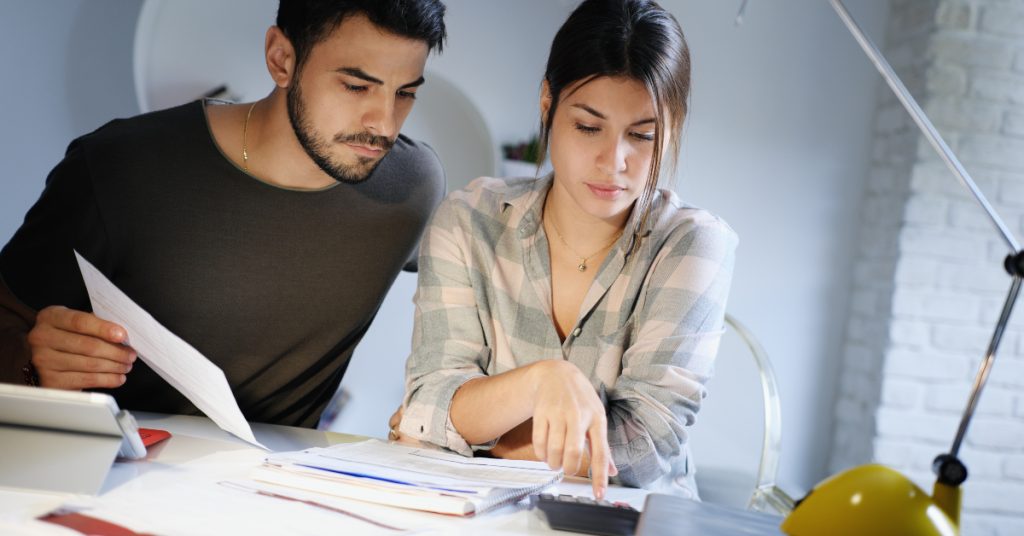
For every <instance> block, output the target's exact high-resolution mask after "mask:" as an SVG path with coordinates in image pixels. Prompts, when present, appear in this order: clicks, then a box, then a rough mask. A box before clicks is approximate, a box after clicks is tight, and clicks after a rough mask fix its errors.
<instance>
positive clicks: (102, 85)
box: [0, 0, 140, 244]
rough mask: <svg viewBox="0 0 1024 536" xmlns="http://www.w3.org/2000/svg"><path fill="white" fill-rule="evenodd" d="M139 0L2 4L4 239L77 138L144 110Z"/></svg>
mask: <svg viewBox="0 0 1024 536" xmlns="http://www.w3.org/2000/svg"><path fill="white" fill-rule="evenodd" d="M139 6H140V2H139V1H137V0H90V1H88V2H86V1H84V0H60V1H48V2H37V1H33V0H8V1H6V2H4V3H3V6H2V7H0V49H2V50H5V51H6V53H5V54H4V59H3V60H2V63H0V65H2V67H3V72H4V76H3V83H2V84H0V118H3V121H2V122H0V162H3V171H2V172H0V243H4V244H6V243H7V240H8V239H9V238H10V237H11V235H13V234H14V231H16V230H17V228H18V226H19V225H20V224H21V221H22V218H23V217H24V215H25V212H26V211H27V210H28V208H29V207H30V206H31V205H32V203H34V202H35V200H36V199H37V198H38V197H39V194H40V192H42V190H43V182H44V180H45V179H46V175H47V173H49V171H50V169H51V168H52V167H53V166H54V165H56V164H57V162H59V161H60V159H61V157H62V156H63V155H64V149H65V148H66V147H67V144H68V142H70V141H71V140H72V139H73V138H74V137H76V136H79V135H81V134H84V133H86V132H89V131H91V130H93V129H95V128H96V127H98V126H100V125H102V124H103V123H105V122H107V121H109V120H110V119H112V118H114V117H125V116H129V115H133V114H135V113H137V112H138V107H137V106H136V104H135V90H134V87H133V85H132V73H131V50H132V38H133V34H134V31H135V20H136V18H137V17H138V14H139Z"/></svg>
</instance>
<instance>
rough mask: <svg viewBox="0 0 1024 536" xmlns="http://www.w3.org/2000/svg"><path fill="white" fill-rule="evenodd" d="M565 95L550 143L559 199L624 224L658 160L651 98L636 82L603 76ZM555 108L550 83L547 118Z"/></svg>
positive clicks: (545, 98)
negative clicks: (655, 161) (654, 160)
mask: <svg viewBox="0 0 1024 536" xmlns="http://www.w3.org/2000/svg"><path fill="white" fill-rule="evenodd" d="M574 89H575V91H573V90H574ZM562 95H563V98H562V101H561V102H560V103H559V104H558V109H557V110H556V111H555V117H554V118H553V120H552V124H551V134H550V138H549V139H550V140H551V141H550V149H551V164H552V166H553V167H554V170H555V183H554V186H553V187H552V188H554V189H557V190H558V193H557V194H556V197H557V198H560V202H563V203H564V202H571V203H575V204H576V205H577V206H578V208H579V209H581V210H582V211H583V212H584V213H586V214H588V215H591V216H593V217H595V218H600V219H603V220H620V221H616V223H618V224H621V223H622V222H623V221H625V218H626V216H628V214H629V210H630V208H632V206H633V203H634V202H635V201H636V199H637V198H638V197H639V196H640V194H641V192H642V191H643V189H644V184H645V182H646V181H647V177H648V174H649V172H650V167H651V159H652V158H653V155H654V130H655V118H654V106H653V104H652V102H651V97H650V94H649V93H648V92H647V89H646V88H645V87H644V86H643V84H641V83H640V82H637V81H636V80H633V79H629V78H610V77H601V78H595V79H593V80H591V81H590V82H588V83H586V84H584V85H583V86H580V87H579V88H578V89H576V86H569V87H567V88H565V89H564V90H563V92H562ZM550 104H551V98H550V93H549V92H548V88H547V84H546V83H545V86H544V92H543V95H542V97H541V113H542V114H543V116H545V117H546V116H547V110H548V108H549V107H550Z"/></svg>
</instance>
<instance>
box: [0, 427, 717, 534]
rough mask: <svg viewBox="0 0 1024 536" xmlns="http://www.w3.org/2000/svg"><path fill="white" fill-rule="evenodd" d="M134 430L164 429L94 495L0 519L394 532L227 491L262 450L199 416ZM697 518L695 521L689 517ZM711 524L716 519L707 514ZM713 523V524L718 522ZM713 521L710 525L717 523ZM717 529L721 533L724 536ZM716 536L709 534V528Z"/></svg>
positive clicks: (4, 501) (366, 509)
mask: <svg viewBox="0 0 1024 536" xmlns="http://www.w3.org/2000/svg"><path fill="white" fill-rule="evenodd" d="M136 418H137V420H138V422H139V425H140V426H142V427H144V428H158V429H163V430H167V431H169V432H171V434H172V437H171V438H170V439H168V440H166V441H164V442H162V443H159V444H157V445H154V446H153V447H152V448H150V449H149V454H148V456H147V458H146V459H145V460H141V461H129V462H118V463H115V464H114V466H113V468H112V469H111V471H110V474H109V475H108V477H107V480H106V482H105V483H104V486H103V491H102V493H101V494H100V496H99V497H83V496H73V495H47V494H35V493H27V492H22V491H4V490H0V527H2V526H3V525H2V521H3V520H4V518H7V519H8V520H10V519H11V518H12V517H17V516H18V515H20V516H21V517H22V518H26V519H29V518H32V517H35V516H38V515H40V514H42V513H45V512H47V511H49V510H51V509H53V508H54V507H56V506H58V505H59V504H70V505H72V506H77V507H82V508H85V509H84V510H82V513H84V514H87V515H93V516H95V517H100V518H102V519H106V520H109V521H112V522H115V523H119V524H121V525H124V526H126V527H128V528H131V529H133V530H136V531H139V532H151V533H156V534H189V535H201V534H216V535H223V534H236V533H237V534H243V533H244V534H274V535H280V534H309V535H315V536H323V535H324V534H360V535H361V534H391V535H393V534H399V533H398V532H395V531H390V530H384V529H380V528H378V527H375V526H374V525H371V524H367V523H365V522H363V521H359V520H356V519H353V518H350V517H348V516H345V515H344V514H340V513H336V512H331V511H328V510H325V509H323V508H318V507H315V506H311V505H306V504H300V503H294V502H289V501H285V500H282V499H276V498H272V497H262V496H257V495H253V494H250V493H246V492H243V491H239V490H237V489H232V488H230V487H227V486H225V485H223V484H220V483H221V482H223V481H226V480H245V479H246V477H247V474H248V472H249V471H250V470H251V469H252V468H254V467H256V466H258V465H259V464H260V463H261V462H262V460H263V457H264V456H265V452H264V451H261V450H259V449H257V448H255V447H252V446H251V445H249V444H248V443H245V442H244V441H242V440H240V439H237V438H235V437H234V436H231V435H229V434H228V433H227V432H224V431H222V430H220V429H219V428H217V427H216V425H214V424H213V423H212V422H211V421H210V420H209V419H206V418H204V417H189V416H180V415H179V416H168V415H158V414H147V413H137V414H136ZM253 432H254V433H255V435H256V438H257V439H258V440H259V441H260V442H262V443H263V444H264V445H266V446H267V447H269V448H271V449H273V450H275V451H289V450H301V449H304V448H309V447H314V446H321V447H322V446H328V445H333V444H338V443H344V442H351V441H358V440H361V439H364V438H362V437H360V436H353V435H347V434H339V433H334V432H323V431H317V430H309V429H303V428H292V427H287V426H276V425H267V424H255V425H253ZM556 489H557V492H558V493H568V494H572V495H588V494H589V493H590V484H589V481H586V480H582V479H569V480H566V481H564V482H562V483H560V484H558V486H557V488H556ZM646 496H647V492H646V491H644V490H638V489H631V488H622V487H616V486H612V487H611V488H609V490H608V498H609V499H610V500H613V501H625V502H628V503H630V504H631V505H633V506H634V507H635V508H637V509H642V508H643V503H644V499H645V498H646ZM352 510H353V511H357V512H358V513H360V514H362V515H365V516H367V517H370V518H372V519H375V520H377V521H383V522H386V523H388V524H392V525H397V526H402V527H409V528H413V527H415V528H424V527H427V528H428V530H426V531H417V533H429V534H467V535H469V534H474V535H476V534H498V535H501V534H526V533H528V534H568V533H564V532H559V531H552V530H551V529H549V528H548V527H547V525H546V523H545V522H544V521H543V520H542V519H541V518H540V517H539V515H538V514H537V513H536V512H533V511H530V510H528V509H526V507H525V506H522V505H520V506H516V507H506V508H503V509H500V510H496V511H493V512H490V513H487V514H485V515H482V516H480V517H475V518H455V517H448V516H439V515H433V514H424V513H418V512H409V511H406V510H398V509H392V508H388V507H381V506H377V505H366V504H363V503H354V508H353V509H352ZM698 517H699V516H698ZM716 519H719V518H718V517H716ZM719 521H721V520H720V519H719ZM719 524H720V523H719ZM728 528H729V527H727V526H726V527H723V529H724V530H723V531H722V532H721V534H731V533H733V531H730V530H728ZM716 532H717V531H716Z"/></svg>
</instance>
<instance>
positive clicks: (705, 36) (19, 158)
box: [0, 0, 888, 493]
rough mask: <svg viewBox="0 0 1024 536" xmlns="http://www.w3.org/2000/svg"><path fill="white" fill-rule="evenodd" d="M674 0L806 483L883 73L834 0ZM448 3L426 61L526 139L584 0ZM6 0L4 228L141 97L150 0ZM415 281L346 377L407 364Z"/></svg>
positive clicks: (708, 194)
mask: <svg viewBox="0 0 1024 536" xmlns="http://www.w3.org/2000/svg"><path fill="white" fill-rule="evenodd" d="M662 3H663V4H664V5H665V6H666V7H668V8H670V9H671V10H672V11H673V12H675V13H676V15H677V17H678V18H679V19H680V22H681V23H682V25H683V28H684V31H685V32H686V34H687V36H688V39H689V41H690V45H691V48H692V49H693V57H694V84H695V86H694V93H693V102H692V114H691V118H690V122H689V126H688V127H687V140H686V145H685V151H684V154H683V162H682V166H681V181H680V187H679V190H680V191H681V192H682V193H683V194H684V198H686V199H688V200H690V201H693V202H695V203H697V204H699V205H702V206H705V207H707V208H710V209H712V210H713V211H715V212H717V213H719V214H721V215H722V216H723V217H725V218H726V219H727V220H728V221H729V222H730V223H731V224H732V225H733V227H734V228H736V230H737V231H738V232H739V234H740V236H741V245H740V251H739V259H738V266H737V271H736V279H735V283H734V287H733V288H734V290H733V294H732V300H731V306H730V309H731V311H732V312H733V313H734V314H736V315H737V316H739V317H740V318H741V319H742V320H744V321H745V322H746V323H747V324H749V325H750V326H751V327H752V328H753V329H754V331H755V333H756V334H757V335H758V336H759V337H760V338H761V340H762V342H763V343H764V345H765V346H766V347H767V349H768V351H769V352H770V353H771V354H772V356H773V357H774V360H775V364H776V367H777V372H778V375H779V378H780V383H781V387H782V396H783V408H784V409H783V411H784V417H785V435H784V441H785V444H784V458H783V465H782V469H781V481H782V483H783V485H784V486H786V487H787V488H788V489H790V490H792V491H793V492H794V493H799V491H800V490H801V489H802V488H806V487H809V486H810V485H811V484H813V483H814V482H816V481H817V480H818V479H820V478H821V477H822V476H823V474H824V467H825V459H826V449H827V448H828V442H829V437H830V436H831V430H830V426H831V423H830V417H829V416H830V415H831V413H832V405H833V391H834V389H835V385H836V370H837V362H838V358H839V349H840V346H841V338H842V326H843V325H844V323H845V314H846V313H845V311H846V309H847V307H846V303H847V301H848V299H847V295H848V289H849V280H850V270H849V263H850V259H851V255H850V253H849V250H850V249H851V248H852V244H853V242H854V239H855V237H856V232H857V231H856V228H855V223H856V214H857V211H858V208H859V203H860V199H861V197H862V192H863V189H864V188H863V180H864V179H863V177H864V176H865V175H866V173H865V170H866V166H867V162H868V155H869V150H868V140H869V131H870V118H871V112H872V110H873V109H874V99H875V91H874V89H875V88H876V87H877V85H878V83H877V82H878V80H877V78H876V76H875V75H874V73H873V71H872V70H871V67H870V66H869V64H868V63H867V61H866V60H865V59H864V58H863V57H862V56H861V53H860V52H859V50H858V49H857V48H856V46H855V44H854V42H853V41H852V39H851V38H850V37H849V36H848V35H847V34H846V32H845V30H844V29H843V28H842V27H841V25H840V23H839V22H838V19H837V18H836V16H835V15H834V14H833V13H832V12H831V10H830V8H829V7H828V6H827V2H826V1H825V0H788V1H786V2H764V1H761V2H759V1H754V2H751V5H750V8H749V10H748V13H747V20H746V23H745V25H744V26H742V27H740V28H735V27H733V25H732V17H733V16H734V15H735V10H736V9H737V7H738V5H739V3H740V0H736V1H734V2H733V1H715V2H711V1H707V0H662ZM86 4H88V6H89V9H88V10H86V9H85V8H84V7H83V6H85V5H86ZM447 4H448V6H449V16H448V19H447V22H448V26H449V32H450V38H449V42H448V49H447V50H446V52H445V53H444V54H443V55H442V56H441V57H439V58H432V59H431V60H430V63H429V66H430V68H431V69H435V70H437V72H439V73H441V74H443V75H444V76H446V77H447V78H449V79H450V80H451V81H454V82H456V83H458V84H460V85H461V86H462V88H463V90H464V91H465V93H466V94H468V95H469V96H470V98H471V99H472V100H473V101H474V102H475V103H476V105H477V107H478V108H479V109H480V111H481V113H482V115H483V117H484V119H485V121H486V122H487V124H488V126H489V127H490V129H491V131H492V133H493V135H494V138H495V141H496V142H498V143H501V142H506V141H514V140H517V139H521V138H525V137H526V136H528V135H529V134H530V133H531V132H532V131H533V129H534V128H535V124H536V115H537V112H536V99H537V91H538V88H539V79H540V76H541V74H542V71H543V66H544V61H545V59H546V55H547V50H548V47H549V46H550V41H551V38H552V37H553V35H554V32H555V31H556V29H557V27H558V26H559V25H560V24H561V22H562V21H563V20H564V18H565V17H566V16H567V14H568V12H569V11H570V10H571V8H572V6H573V5H574V2H572V1H570V0H564V1H562V0H560V1H558V2H550V1H547V0H530V1H529V2H527V1H516V2H507V1H499V0H493V1H487V2H483V1H480V0H448V2H447ZM848 4H849V7H850V9H851V11H852V12H853V14H854V16H856V17H857V18H858V19H859V21H860V22H861V23H862V25H863V26H864V27H865V28H866V30H867V31H868V33H869V34H871V35H874V36H880V35H881V29H882V28H883V18H884V15H885V13H886V9H887V5H888V2H879V1H872V0H850V1H849V2H848ZM126 6H128V7H130V8H126ZM2 10H3V13H2V16H0V44H2V45H4V48H5V49H6V50H17V51H28V52H27V53H22V54H9V55H7V56H6V58H5V60H4V62H5V64H4V66H5V67H7V68H8V69H7V71H6V72H8V73H13V74H11V75H10V76H7V77H5V82H6V83H5V84H3V85H0V92H2V93H0V97H2V98H0V106H2V107H3V108H2V110H3V112H2V116H3V117H4V119H5V120H4V121H3V123H0V140H2V143H0V161H2V162H5V167H6V169H5V171H4V173H3V175H2V179H0V181H2V182H0V240H2V241H6V239H7V238H8V237H9V236H10V234H12V233H13V232H14V230H15V229H16V227H17V225H18V223H20V221H21V218H22V216H23V214H24V212H25V210H27V208H28V207H29V206H30V204H31V203H32V202H33V201H34V199H35V198H36V197H37V196H38V192H39V190H40V189H41V186H42V181H43V178H44V177H45V174H46V172H47V171H49V169H50V168H51V167H52V166H53V165H54V164H55V163H56V162H57V160H58V159H59V157H60V155H61V154H62V152H63V150H64V147H65V146H66V144H67V142H68V141H69V140H70V139H71V138H72V137H73V136H75V135H77V134H80V133H82V132H86V131H88V130H90V129H92V128H94V127H95V126H98V125H99V124H100V123H102V121H103V120H104V119H105V118H108V117H115V116H119V115H120V116H123V115H130V114H132V113H134V111H135V109H136V105H135V98H134V90H133V87H132V73H131V57H130V52H129V51H130V50H131V47H132V38H133V32H134V21H135V18H136V17H137V14H138V3H137V2H132V3H130V4H129V3H125V2H123V1H114V0H107V1H98V0H92V1H90V2H88V3H86V2H82V1H72V0H61V1H60V2H31V1H29V0H19V1H13V2H7V3H5V5H4V6H3V8H2ZM269 22H270V21H268V24H269ZM255 46H259V45H255ZM83 56H84V57H86V58H103V59H104V61H102V62H99V63H97V64H92V65H93V68H96V69H100V70H101V73H102V75H101V76H91V77H90V76H84V75H85V74H86V73H87V72H88V70H87V69H86V68H85V65H86V64H84V63H82V61H81V60H82V58H83ZM414 284H415V283H414V277H412V276H409V275H403V276H402V277H401V278H400V279H399V281H398V283H397V285H396V287H395V289H394V291H393V292H392V295H391V296H389V298H388V300H387V302H386V303H385V306H384V308H383V309H382V311H381V314H380V316H379V317H378V320H377V322H376V323H375V325H374V327H373V329H372V330H371V333H370V334H369V335H368V337H367V340H366V341H364V344H363V345H362V346H361V347H360V349H359V352H358V353H357V358H356V360H355V361H354V362H353V364H352V366H351V368H350V369H349V374H348V375H347V376H346V379H345V386H346V387H352V388H358V387H359V386H360V385H363V386H370V385H372V386H377V385H378V384H379V382H381V381H382V379H386V382H387V383H388V384H391V383H394V380H393V378H395V377H396V375H400V374H401V361H402V360H403V359H404V356H405V354H406V353H407V352H408V345H409V342H408V341H409V334H410V332H411V322H412V319H411V305H410V304H409V299H410V297H411V295H412V288H413V286H414ZM398 385H399V387H397V392H395V391H394V390H389V389H375V388H373V389H371V390H374V391H377V392H378V393H379V394H380V398H378V399H375V400H363V401H353V402H352V403H351V404H350V405H349V407H348V409H347V411H346V412H345V413H344V414H343V415H342V417H341V420H339V425H344V424H345V423H346V421H348V422H350V423H351V424H352V427H351V428H350V429H351V430H352V431H356V432H372V433H374V434H375V435H381V434H382V430H383V427H384V425H383V422H385V421H384V420H385V419H386V417H387V415H388V414H390V411H391V409H392V407H393V405H394V404H396V403H397V401H398V398H399V397H400V389H401V388H400V383H399V384H398ZM712 397H713V394H712ZM755 400H756V396H755V395H754V394H752V395H751V399H750V400H747V401H726V402H728V403H735V404H741V405H742V404H749V403H752V402H754V401H755ZM712 402H714V403H718V402H717V401H715V400H714V398H711V399H709V403H712ZM726 402H721V403H726Z"/></svg>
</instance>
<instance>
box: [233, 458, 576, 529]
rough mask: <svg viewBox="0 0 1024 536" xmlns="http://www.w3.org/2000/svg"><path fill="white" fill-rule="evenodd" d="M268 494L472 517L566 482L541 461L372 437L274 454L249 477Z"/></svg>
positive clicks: (560, 473) (557, 472)
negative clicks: (464, 453)
mask: <svg viewBox="0 0 1024 536" xmlns="http://www.w3.org/2000/svg"><path fill="white" fill-rule="evenodd" d="M249 476H250V478H251V479H252V480H254V481H256V482H258V483H259V484H260V485H261V486H262V487H263V489H267V486H270V487H271V488H272V491H273V493H275V494H278V495H283V496H288V494H289V491H293V492H295V493H296V494H303V496H304V497H305V498H306V499H307V500H308V495H306V494H308V493H314V494H320V495H323V496H325V498H330V497H340V498H345V499H355V500H359V501H364V502H371V503H378V504H385V505H388V506H395V507H400V508H408V509H412V510H419V511H424V512H433V513H438V514H449V515H457V516H468V515H474V514H480V513H483V512H486V511H488V510H490V509H493V508H496V507H499V506H503V505H506V504H514V503H516V502H518V501H520V500H521V499H523V498H524V497H526V496H527V495H530V494H533V493H537V492H539V491H541V490H543V489H544V488H547V487H548V486H551V485H554V484H556V483H557V482H558V481H560V480H561V479H562V472H561V471H552V470H551V469H549V468H548V466H547V465H546V464H544V463H541V462H530V461H520V460H501V459H495V458H467V457H464V456H460V455H458V454H452V453H449V452H443V451H439V450H434V449H429V448H418V447H410V446H405V445H398V444H394V443H386V442H384V441H380V440H376V439H371V440H368V441H363V442H359V443H344V444H340V445H334V446H331V447H326V448H312V449H307V450H303V451H297V452H282V453H276V454H271V455H269V456H268V457H267V458H266V462H265V463H264V464H263V466H261V467H259V468H257V469H256V470H254V471H253V472H252V474H250V475H249Z"/></svg>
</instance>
